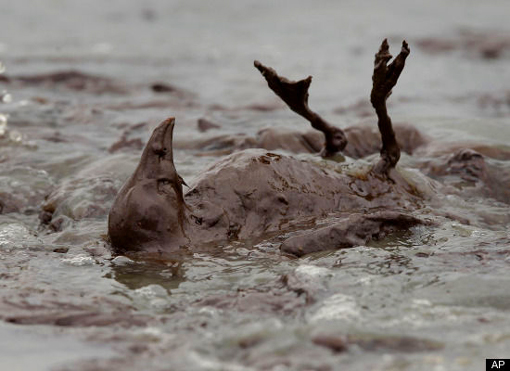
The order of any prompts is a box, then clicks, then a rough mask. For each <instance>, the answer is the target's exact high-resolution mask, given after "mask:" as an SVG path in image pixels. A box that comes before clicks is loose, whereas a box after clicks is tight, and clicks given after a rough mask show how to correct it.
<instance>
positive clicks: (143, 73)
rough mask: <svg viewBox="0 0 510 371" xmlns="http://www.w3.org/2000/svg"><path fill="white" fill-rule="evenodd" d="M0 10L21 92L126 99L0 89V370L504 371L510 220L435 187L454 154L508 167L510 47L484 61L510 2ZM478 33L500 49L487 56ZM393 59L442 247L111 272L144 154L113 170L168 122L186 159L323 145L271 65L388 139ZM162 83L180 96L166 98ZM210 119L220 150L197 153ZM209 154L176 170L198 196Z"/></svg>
mask: <svg viewBox="0 0 510 371" xmlns="http://www.w3.org/2000/svg"><path fill="white" fill-rule="evenodd" d="M1 5H2V14H1V15H0V24H1V25H2V26H1V27H2V29H3V32H2V35H4V36H2V38H1V39H0V60H1V61H2V63H3V65H4V66H5V72H4V75H5V76H9V77H13V76H22V75H23V76H25V75H35V74H39V73H44V72H55V71H64V70H70V69H73V70H78V71H81V72H85V73H90V74H96V75H101V76H105V77H109V78H112V79H113V81H114V85H115V86H113V87H110V88H109V89H107V88H105V84H106V83H104V82H103V83H98V85H97V86H94V85H89V86H87V87H86V88H85V89H84V90H79V89H78V90H77V89H73V87H69V86H67V87H66V86H63V85H62V84H60V85H59V84H48V83H45V84H39V85H37V84H23V83H19V82H18V83H11V84H6V83H4V82H1V81H0V84H1V85H2V86H0V92H2V91H3V90H5V94H3V93H2V94H3V95H2V96H3V97H4V98H3V103H1V104H0V113H2V114H3V116H1V117H0V200H1V201H2V212H1V214H0V277H1V281H0V318H1V319H3V320H4V323H3V324H2V325H1V328H0V343H1V344H4V345H3V346H2V347H0V348H1V350H0V359H1V360H2V364H4V365H5V364H7V365H8V367H9V368H10V369H19V370H34V369H37V370H103V369H104V370H120V369H122V370H139V369H146V370H168V369H172V370H259V369H264V370H340V369H342V370H343V369H348V370H365V369H373V370H480V369H483V365H484V362H485V358H498V357H499V358H509V357H510V312H509V310H510V296H509V294H508V287H509V286H508V285H509V284H510V274H509V273H508V272H509V269H508V268H509V265H510V232H509V231H508V225H509V220H510V213H509V211H508V202H507V203H505V202H502V200H499V201H496V200H494V199H493V198H488V197H486V195H481V194H480V193H479V192H478V193H477V192H473V193H472V194H470V193H469V187H470V185H469V184H465V183H463V182H462V181H460V180H459V179H455V178H454V179H446V181H445V182H446V183H448V184H449V186H450V187H454V188H457V189H464V190H466V189H467V191H466V192H464V193H460V194H457V195H456V194H455V193H449V194H445V193H443V192H442V191H441V190H440V189H439V188H438V187H439V186H438V183H436V182H435V181H431V180H429V179H428V178H426V177H425V176H424V175H422V174H421V172H420V171H419V170H417V166H418V165H417V164H418V163H421V162H426V161H435V160H438V159H440V158H441V156H443V155H445V154H448V153H449V152H448V151H451V150H450V149H449V148H451V143H460V144H458V145H459V146H460V147H462V145H463V143H464V144H465V143H482V144H484V145H487V146H489V147H491V148H503V149H508V141H509V139H510V122H509V120H510V104H509V103H508V94H509V93H508V92H509V90H510V88H509V86H508V81H510V78H509V77H510V73H509V71H510V69H509V68H508V62H509V59H510V46H508V45H507V46H505V45H506V44H504V43H503V44H502V45H503V46H501V47H500V48H499V49H498V51H499V54H497V55H496V57H495V58H494V57H490V58H487V53H486V52H484V50H486V49H484V48H487V45H486V43H489V44H490V43H494V42H495V40H496V41H497V40H499V39H498V38H503V39H504V40H510V25H509V24H508V20H507V14H508V11H510V5H508V4H507V1H504V0H501V1H491V2H490V3H487V2H475V1H460V0H458V1H450V2H448V3H447V4H444V2H439V1H429V2H427V3H426V4H410V3H409V2H404V1H401V0H392V1H387V2H384V4H382V3H380V2H373V3H372V4H370V6H367V4H366V2H363V3H361V2H355V1H342V2H333V1H326V0H324V1H320V2H314V3H313V4H312V3H308V2H305V1H295V2H293V3H292V6H290V5H289V4H284V3H278V4H276V3H274V2H264V1H262V2H261V1H243V2H235V1H226V0H225V1H215V2H211V3H207V4H206V3H204V2H199V1H185V2H184V1H182V2H181V1H167V2H163V1H151V2H144V4H141V3H139V2H129V3H128V2H125V1H109V2H101V3H99V2H97V4H94V3H91V2H90V1H89V2H87V3H85V2H75V1H55V0H41V1H37V2H33V3H32V4H31V7H30V10H27V8H26V6H25V5H26V4H23V3H22V2H8V1H1ZM466 32H467V33H468V34H469V32H471V33H473V34H476V35H482V36H480V38H482V39H483V40H484V41H483V42H478V43H476V42H472V41H469V40H471V39H470V37H471V36H469V35H468V36H466V35H467V34H466ZM384 37H388V38H389V41H390V44H391V49H392V51H393V53H394V54H396V53H397V51H398V48H399V45H400V42H401V40H402V39H403V38H406V39H407V40H408V41H409V43H410V46H411V55H410V57H409V59H408V63H407V66H406V69H405V71H404V72H403V74H402V77H401V79H400V81H399V84H398V85H397V87H396V88H395V89H394V92H393V96H392V97H391V98H390V100H389V104H390V106H389V111H390V114H391V116H392V119H393V121H394V122H406V123H410V124H412V125H414V126H416V127H418V128H419V129H420V130H421V131H422V132H423V133H424V134H425V135H427V136H428V137H430V138H431V139H432V141H433V144H434V145H436V146H437V148H436V151H435V152H430V153H425V154H423V155H422V156H421V157H419V158H417V157H416V156H403V158H402V161H401V164H400V167H401V172H402V173H403V174H405V176H406V177H408V178H410V179H413V180H414V182H415V183H416V184H417V185H419V186H420V188H421V190H422V191H423V192H424V193H426V194H429V195H433V197H431V200H429V201H430V202H429V204H428V205H427V207H428V209H429V210H430V215H429V217H430V218H431V219H432V220H433V221H434V222H436V225H435V226H427V227H425V226H421V227H415V228H413V229H411V230H409V231H404V232H399V233H395V234H393V235H390V236H388V237H386V238H385V239H383V240H381V241H375V242H371V243H370V244H368V246H358V247H355V248H351V249H346V250H339V251H330V252H324V253H318V254H313V255H310V256H305V257H303V258H301V259H291V258H289V257H285V256H282V255H281V254H280V253H279V250H278V246H279V245H278V241H279V240H278V237H274V238H269V239H267V240H264V241H262V242H258V241H257V243H256V244H255V245H253V243H250V242H249V241H248V242H237V243H233V244H231V245H227V246H220V247H218V248H217V249H215V250H214V251H212V252H207V251H206V252H200V253H194V254H192V255H191V256H185V257H182V258H181V259H179V260H176V261H161V260H157V259H156V258H154V257H152V258H150V259H146V260H141V259H135V260H133V259H130V258H128V257H114V256H112V255H111V253H110V252H109V250H108V246H107V244H106V243H105V241H104V236H105V234H106V214H107V212H108V209H109V207H110V205H111V202H112V200H113V197H114V195H115V192H116V190H118V188H119V187H120V186H121V184H122V182H123V181H124V180H125V179H126V178H127V177H128V176H129V174H130V173H131V171H132V170H133V169H134V167H135V166H136V163H137V160H138V158H139V154H140V151H141V148H140V147H139V146H137V145H136V143H135V144H133V145H131V146H124V147H121V149H120V150H119V151H117V152H115V153H111V151H109V149H112V145H113V144H114V143H116V142H118V141H119V139H120V138H121V137H122V135H125V136H126V139H128V140H129V139H140V143H144V142H145V141H146V140H147V139H148V137H149V135H150V133H151V131H152V129H153V128H154V127H155V126H156V125H157V123H158V122H159V121H161V120H162V119H164V118H166V117H168V116H175V117H176V118H177V126H176V130H175V141H176V142H184V141H186V140H189V139H201V138H209V137H213V136H215V135H219V134H234V133H246V134H249V135H255V133H256V132H257V131H258V130H259V129H261V128H263V127H267V126H275V127H281V128H289V129H290V128H292V129H299V130H305V129H307V123H306V122H304V120H302V119H301V118H299V117H297V116H296V115H295V114H293V113H292V112H289V111H288V109H286V108H285V107H284V106H283V104H282V103H280V102H279V101H278V100H277V98H275V97H274V95H273V94H272V93H271V92H270V91H269V90H268V89H267V86H266V84H265V82H264V81H263V79H262V78H261V77H260V75H259V73H258V72H257V71H256V70H255V69H254V68H253V60H254V59H259V60H261V61H262V62H264V63H266V64H268V65H270V66H273V67H274V68H276V69H277V71H279V72H280V73H281V74H283V75H285V76H287V77H289V78H292V79H298V78H302V77H305V76H308V75H309V74H312V75H313V76H314V80H313V84H312V87H311V92H310V94H311V96H310V102H311V103H310V105H311V107H312V108H313V109H315V110H317V111H319V112H320V113H321V114H323V115H324V116H325V117H326V118H327V119H328V120H329V121H331V122H332V123H335V124H336V125H338V126H340V127H347V126H349V125H357V124H363V123H364V124H370V125H375V123H376V119H375V116H374V115H373V114H372V113H371V109H370V106H368V116H367V114H366V107H367V106H366V104H365V103H367V102H368V98H367V97H368V94H369V91H370V88H371V86H370V84H371V73H372V71H371V70H372V67H373V66H372V63H373V54H374V53H375V52H376V50H377V48H378V46H379V44H380V42H381V40H382V39H383V38H384ZM426 38H436V39H438V40H443V41H444V40H453V41H455V42H454V45H455V47H452V48H451V49H450V50H447V51H442V52H441V51H440V52H433V53H432V52H430V51H428V50H427V49H425V48H423V47H419V45H420V41H423V39H426ZM468 39H469V40H468ZM509 45H510V44H509ZM489 47H491V45H489ZM484 53H485V54H484ZM155 82H164V83H167V84H171V85H172V86H175V87H176V88H177V91H176V92H173V93H166V94H157V93H155V92H153V91H152V90H151V89H150V85H151V83H155ZM7 95H9V96H10V98H6V97H7ZM359 102H361V103H360V104H358V103H359ZM364 104H365V105H364ZM219 105H221V106H222V107H219ZM253 105H259V106H265V107H266V108H267V107H269V109H268V110H265V111H264V110H258V109H253V108H250V106H253ZM2 117H3V119H2ZM202 117H204V118H207V119H209V120H211V121H213V122H215V123H218V124H220V125H221V128H220V129H217V130H212V131H210V132H207V133H199V132H198V130H197V129H196V121H197V119H198V118H202ZM141 123H143V125H139V124H141ZM438 153H439V154H438ZM199 154H200V152H199V151H196V150H177V151H176V153H175V163H176V167H177V169H178V171H179V173H180V174H181V175H182V176H183V177H184V179H185V180H186V181H187V182H188V183H190V184H191V183H192V182H193V179H194V178H195V177H196V176H197V175H199V174H200V173H201V172H202V171H203V169H204V168H206V167H207V166H209V165H210V164H211V163H213V162H214V161H216V160H217V158H216V157H212V156H199ZM301 156H302V157H303V158H308V159H311V158H312V157H313V156H311V155H301ZM369 160H370V159H369ZM372 160H373V158H372ZM487 163H488V164H490V165H491V166H492V165H493V166H496V167H497V168H498V169H500V170H501V173H500V180H501V179H502V182H503V183H502V184H503V187H504V186H505V184H504V179H507V180H508V179H510V177H509V176H508V174H510V163H509V162H508V159H506V160H505V159H497V158H487ZM505 174H506V176H507V177H506V178H505ZM509 186H510V184H509ZM57 189H58V190H60V191H59V192H56V193H55V192H54V191H55V190H57ZM52 192H53V193H52ZM50 193H52V199H54V203H55V205H57V208H58V210H57V213H58V214H59V215H62V217H61V218H60V219H59V220H58V223H55V224H54V225H52V226H41V225H40V220H39V217H38V215H39V212H40V205H41V204H43V203H44V201H45V197H46V196H47V195H48V194H50ZM466 195H468V196H466ZM503 201H505V200H503ZM440 212H443V215H446V214H451V215H457V216H464V217H465V218H467V219H469V220H470V221H471V224H470V225H467V224H465V223H462V222H461V221H458V220H452V218H446V217H442V216H437V215H439V214H440ZM454 219H455V218H454ZM344 348H345V349H344ZM335 349H336V351H335Z"/></svg>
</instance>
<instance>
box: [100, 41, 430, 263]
mask: <svg viewBox="0 0 510 371" xmlns="http://www.w3.org/2000/svg"><path fill="white" fill-rule="evenodd" d="M408 53H409V49H408V47H407V44H406V43H405V42H404V43H403V47H402V52H401V53H400V55H399V56H398V57H397V58H396V59H395V60H394V61H393V62H392V63H391V64H390V65H388V66H386V63H387V62H388V61H389V59H390V58H391V56H390V55H389V52H388V45H387V42H386V40H385V41H384V42H383V44H382V46H381V49H380V51H379V53H377V55H376V64H375V69H374V79H373V80H374V89H373V91H372V104H373V105H374V107H375V109H376V113H377V115H378V117H379V130H380V131H381V134H382V140H383V150H382V151H381V160H380V161H379V163H378V164H377V165H376V166H375V167H374V168H372V169H371V168H366V169H361V170H360V171H359V172H358V173H357V174H348V173H347V172H346V171H342V169H341V168H337V167H335V166H334V164H332V167H329V166H321V165H320V164H313V163H310V162H305V161H301V160H298V159H295V158H292V157H288V156H283V155H277V154H273V153H269V152H267V151H265V150H260V149H258V150H254V149H252V150H245V151H240V152H237V153H234V154H232V155H230V156H228V157H226V158H224V159H223V160H220V161H219V162H217V163H216V164H214V165H213V166H211V167H210V168H209V169H208V170H207V171H205V172H204V173H203V174H202V176H201V177H200V178H199V179H198V180H197V181H196V183H195V184H194V185H193V186H192V187H191V189H190V191H189V192H187V193H186V194H185V195H184V193H183V189H182V185H183V181H182V178H181V177H180V176H179V175H178V173H177V171H176V169H175V166H174V163H173V154H172V146H173V143H172V135H173V128H174V124H175V120H174V119H173V118H170V119H167V120H165V121H164V122H162V123H161V124H160V125H159V126H158V127H157V128H156V129H155V130H154V133H153V135H152V137H151V138H150V140H149V142H148V143H147V145H146V147H145V150H144V152H143V154H142V158H141V160H140V164H139V165H138V167H137V169H136V171H135V173H134V174H133V175H132V176H131V178H130V179H129V180H128V181H127V182H126V184H125V185H124V187H123V188H122V189H121V191H120V192H119V194H118V195H117V198H116V200H115V202H114V205H113V207H112V208H111V211H110V215H109V220H108V232H109V236H110V239H111V243H112V246H113V248H114V250H115V251H116V252H118V253H126V252H129V251H134V252H136V251H144V252H155V253H161V254H164V253H171V254H172V253H173V254H175V253H177V252H178V251H182V249H184V251H188V250H194V249H197V248H200V246H204V245H206V244H208V243H213V242H214V243H215V244H217V243H218V242H222V241H232V240H237V239H240V240H247V239H250V240H251V241H254V240H257V239H261V238H263V237H264V236H268V235H271V234H277V233H279V234H281V233H282V232H285V231H292V230H297V229H299V228H300V227H301V226H302V225H303V223H305V224H306V223H308V225H313V224H314V223H315V221H316V220H318V219H321V218H324V217H327V216H330V215H332V214H334V215H343V216H346V215H347V219H346V220H347V221H348V222H347V224H348V226H349V227H348V228H347V229H346V228H344V227H342V223H344V222H345V221H341V222H340V225H338V223H336V224H335V225H333V226H330V227H326V228H329V229H328V230H327V231H326V232H323V230H322V229H320V230H317V231H312V233H309V234H305V235H304V236H301V240H306V241H311V242H310V243H308V244H306V245H301V244H300V245H299V246H298V247H294V246H295V244H294V242H293V241H294V240H293V239H292V237H291V238H290V239H289V240H288V241H286V242H284V244H283V245H282V246H283V250H284V251H285V252H287V253H291V254H294V255H299V256H300V255H304V254H307V253H310V252H314V251H317V250H322V249H332V248H341V247H349V246H354V245H356V244H360V243H365V242H366V241H368V240H369V239H370V238H376V237H378V236H382V235H384V233H386V232H387V231H389V230H391V229H393V228H398V227H403V228H408V227H409V226H412V225H416V224H420V223H422V221H421V220H420V219H417V218H414V217H412V216H410V215H408V212H409V211H411V210H413V209H415V208H416V207H418V205H419V204H420V200H421V199H420V196H419V195H418V194H417V193H416V190H415V188H414V187H413V186H412V185H410V184H409V183H408V182H407V181H405V180H404V179H403V178H401V177H400V176H399V174H398V173H397V172H395V171H394V170H393V168H394V166H395V164H396V162H397V161H398V159H399V154H400V149H399V147H398V144H397V143H396V141H395V136H394V133H393V130H392V126H391V120H390V119H389V117H388V115H387V112H386V99H387V98H388V96H389V94H390V92H391V89H392V88H393V87H394V86H395V84H396V82H397V79H398V77H399V75H400V72H401V71H402V69H403V67H404V61H405V58H406V56H407V54H408ZM255 65H256V67H257V68H258V69H259V70H260V71H261V72H262V73H263V75H264V76H265V77H266V79H267V80H268V83H269V86H270V87H271V89H273V90H274V91H275V92H276V93H277V94H278V95H279V96H280V97H282V99H283V100H284V101H285V102H286V103H287V104H288V105H289V107H290V108H291V109H292V110H294V111H296V112H297V113H299V114H300V115H302V116H304V117H305V118H307V119H308V120H309V121H310V122H311V123H312V125H313V126H314V127H316V128H317V129H319V130H321V131H322V132H324V133H325V134H326V144H325V149H324V151H323V153H327V154H332V153H334V152H336V151H337V150H339V149H341V148H344V147H345V145H346V141H345V135H344V133H343V132H341V131H339V129H336V128H335V129H331V128H334V127H331V126H329V124H327V123H325V122H324V121H323V120H322V119H321V118H320V117H319V116H318V115H317V114H315V113H313V112H312V111H310V110H309V108H308V106H307V98H308V93H307V90H308V86H309V85H310V78H308V79H306V80H302V81H300V82H297V83H292V82H289V81H288V80H286V79H284V78H281V77H279V76H278V75H276V73H275V72H274V71H273V70H272V69H269V68H267V67H265V66H263V65H261V64H260V63H257V62H256V63H255ZM333 132H334V133H337V134H338V133H341V136H342V141H340V142H339V143H337V144H339V145H337V146H336V147H335V148H334V151H332V149H328V133H329V134H331V133H333ZM337 139H338V138H337ZM329 140H333V141H334V140H336V139H334V138H333V139H332V138H330V139H329ZM375 210H378V211H377V213H375V214H373V211H375ZM353 212H354V214H353V215H351V216H349V214H352V213H353ZM323 233H326V234H327V235H328V243H326V244H322V245H318V244H314V243H312V242H313V241H315V242H317V239H319V240H320V239H322V237H323V236H322V234H323Z"/></svg>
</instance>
